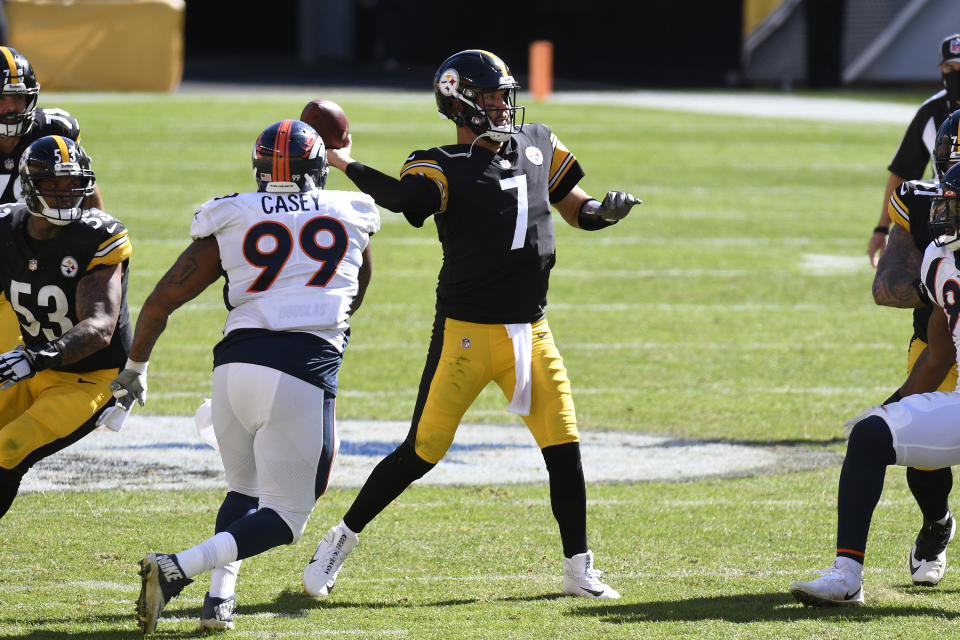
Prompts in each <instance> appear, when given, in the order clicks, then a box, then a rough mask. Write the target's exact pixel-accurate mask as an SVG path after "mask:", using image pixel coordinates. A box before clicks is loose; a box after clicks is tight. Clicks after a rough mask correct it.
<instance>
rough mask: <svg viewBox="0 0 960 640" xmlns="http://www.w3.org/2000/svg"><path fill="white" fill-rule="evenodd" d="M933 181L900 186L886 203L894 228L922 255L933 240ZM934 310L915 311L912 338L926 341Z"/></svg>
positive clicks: (918, 309) (922, 308)
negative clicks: (904, 233) (903, 232)
mask: <svg viewBox="0 0 960 640" xmlns="http://www.w3.org/2000/svg"><path fill="white" fill-rule="evenodd" d="M936 190H937V182H936V181H934V180H908V181H906V182H904V183H903V184H901V185H900V186H899V187H898V188H897V190H896V191H894V192H893V195H891V196H890V201H889V202H888V203H887V213H889V214H890V219H891V220H893V223H894V224H898V225H900V226H901V227H903V228H904V229H906V230H907V231H909V232H910V235H911V236H912V237H913V244H914V245H915V246H916V247H917V249H919V250H920V254H921V255H922V254H923V252H924V250H926V248H927V245H928V244H930V242H931V241H932V240H933V237H932V236H931V235H930V226H929V224H928V223H929V222H930V198H931V197H932V196H933V195H934V194H935V193H936ZM918 275H919V274H918ZM932 311H933V309H932V308H931V307H928V306H923V307H918V308H916V309H914V310H913V336H914V337H915V338H919V339H920V340H923V341H924V342H926V341H927V323H929V322H930V313H931V312H932Z"/></svg>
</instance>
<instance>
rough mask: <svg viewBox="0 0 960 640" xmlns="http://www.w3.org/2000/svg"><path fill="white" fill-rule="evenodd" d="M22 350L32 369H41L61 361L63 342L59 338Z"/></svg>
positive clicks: (53, 365)
mask: <svg viewBox="0 0 960 640" xmlns="http://www.w3.org/2000/svg"><path fill="white" fill-rule="evenodd" d="M23 352H24V355H26V356H27V360H29V361H30V366H32V367H33V370H34V371H43V370H44V369H49V368H51V367H55V366H57V365H59V364H60V363H62V362H63V343H62V342H60V341H59V340H51V341H50V342H48V343H46V344H42V345H40V346H39V347H36V348H31V347H27V348H26V349H24V351H23Z"/></svg>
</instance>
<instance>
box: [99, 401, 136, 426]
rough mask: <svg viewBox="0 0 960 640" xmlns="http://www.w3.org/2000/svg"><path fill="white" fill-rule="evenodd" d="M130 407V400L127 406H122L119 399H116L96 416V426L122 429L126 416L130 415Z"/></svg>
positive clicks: (131, 404)
mask: <svg viewBox="0 0 960 640" xmlns="http://www.w3.org/2000/svg"><path fill="white" fill-rule="evenodd" d="M132 409H133V402H132V401H131V403H130V406H129V407H124V406H123V405H122V404H120V402H119V401H117V402H116V403H115V404H114V405H112V406H109V407H107V408H106V409H104V410H103V413H101V414H100V417H99V418H97V426H98V427H106V428H107V429H110V430H111V431H120V430H121V429H123V425H124V424H125V423H126V421H127V418H128V417H130V411H131V410H132Z"/></svg>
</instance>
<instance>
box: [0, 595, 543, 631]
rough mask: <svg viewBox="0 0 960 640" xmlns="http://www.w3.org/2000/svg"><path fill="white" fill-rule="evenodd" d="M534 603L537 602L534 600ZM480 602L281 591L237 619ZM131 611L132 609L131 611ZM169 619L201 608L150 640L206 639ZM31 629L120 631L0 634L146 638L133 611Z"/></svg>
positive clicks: (46, 622)
mask: <svg viewBox="0 0 960 640" xmlns="http://www.w3.org/2000/svg"><path fill="white" fill-rule="evenodd" d="M531 599H534V598H531ZM477 602H479V600H476V599H457V600H437V601H435V602H423V601H416V602H413V601H406V600H391V601H387V600H384V601H373V600H363V601H356V602H349V601H343V600H327V599H322V598H312V597H310V596H308V595H307V594H305V593H303V592H302V591H295V590H292V589H287V590H285V591H281V592H280V593H279V594H278V595H277V597H276V598H274V600H273V602H263V603H255V604H244V603H243V602H240V603H239V604H238V605H237V611H236V614H235V615H236V617H237V618H238V619H240V618H243V617H244V616H249V615H255V614H262V613H266V614H273V615H276V616H277V617H300V616H307V615H308V614H309V613H310V612H311V611H323V610H334V609H403V608H411V609H413V608H429V607H451V606H457V605H471V604H476V603H477ZM131 609H132V607H131ZM165 615H169V616H171V617H174V618H176V619H177V620H178V622H177V623H176V624H175V625H174V623H170V625H169V627H174V626H177V627H179V626H181V624H180V623H182V622H183V620H184V619H185V618H186V619H191V618H192V619H194V620H199V618H200V606H199V605H198V606H196V607H189V606H188V607H185V608H182V609H178V608H176V603H172V607H171V609H168V610H165V611H164V613H162V614H161V615H160V621H159V623H158V624H157V629H156V631H155V632H154V633H153V634H152V635H151V636H150V637H151V638H158V640H162V639H164V638H169V639H171V640H172V639H174V638H196V637H204V636H203V634H202V633H200V632H199V630H197V629H196V627H194V626H193V625H192V624H191V625H190V626H191V628H190V629H189V630H183V629H178V628H164V627H165V623H164V616H165ZM14 622H15V621H12V620H4V619H3V618H2V617H0V628H2V627H3V626H5V625H6V624H9V623H14ZM29 624H30V625H31V626H52V625H75V626H83V625H91V624H96V625H116V626H117V627H118V628H117V629H112V630H99V629H98V630H97V631H83V632H79V631H56V630H51V629H36V630H32V631H29V632H26V633H20V634H5V633H0V638H2V639H3V640H28V639H29V640H66V639H67V638H77V639H80V638H84V639H89V638H96V640H121V639H128V638H143V634H142V633H141V632H140V630H139V629H138V628H137V621H136V616H135V614H134V613H133V612H132V611H131V613H130V614H129V615H127V614H123V615H117V614H103V615H96V614H95V613H93V612H91V611H82V612H78V615H75V616H72V617H64V616H58V617H56V618H49V619H46V618H38V619H33V620H31V621H30V622H29Z"/></svg>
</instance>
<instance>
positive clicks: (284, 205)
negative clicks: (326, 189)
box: [260, 191, 321, 214]
mask: <svg viewBox="0 0 960 640" xmlns="http://www.w3.org/2000/svg"><path fill="white" fill-rule="evenodd" d="M320 200H321V198H320V197H319V196H318V195H317V194H316V193H311V192H309V191H308V192H303V193H287V194H273V193H265V194H263V195H262V196H261V197H260V206H261V208H262V209H263V212H264V213H266V214H271V213H289V212H291V211H320V209H321V206H320Z"/></svg>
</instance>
